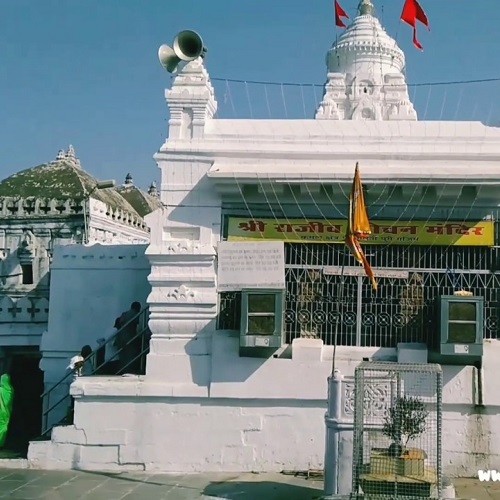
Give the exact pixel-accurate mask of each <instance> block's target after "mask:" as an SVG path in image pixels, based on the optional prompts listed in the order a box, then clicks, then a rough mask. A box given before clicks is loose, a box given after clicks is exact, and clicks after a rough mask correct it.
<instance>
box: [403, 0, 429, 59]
mask: <svg viewBox="0 0 500 500" xmlns="http://www.w3.org/2000/svg"><path fill="white" fill-rule="evenodd" d="M401 21H403V22H405V23H406V24H409V25H410V26H411V27H412V28H413V45H415V47H417V49H420V50H424V48H423V47H422V45H421V43H420V42H419V41H418V40H417V21H420V22H421V23H422V24H423V25H424V26H426V27H427V29H428V30H429V31H430V30H431V28H430V26H429V19H428V18H427V14H426V13H425V12H424V9H422V7H421V5H420V4H419V3H418V1H417V0H406V1H405V4H404V7H403V12H402V13H401Z"/></svg>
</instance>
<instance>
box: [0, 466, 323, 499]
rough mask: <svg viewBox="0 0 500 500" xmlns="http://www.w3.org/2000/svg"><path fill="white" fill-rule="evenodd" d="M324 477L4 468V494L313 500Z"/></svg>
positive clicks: (0, 475)
mask: <svg viewBox="0 0 500 500" xmlns="http://www.w3.org/2000/svg"><path fill="white" fill-rule="evenodd" d="M322 487H323V482H322V480H314V479H309V480H307V479H303V478H296V477H293V476H285V475H281V474H191V475H172V474H168V475H167V474H155V475H152V474H147V473H146V474H145V473H142V474H139V473H137V474H134V473H130V474H112V473H104V472H79V471H70V472H66V471H64V472H62V471H37V470H31V469H26V470H12V469H0V498H8V499H11V500H16V499H18V500H21V499H22V500H30V499H35V498H43V499H45V500H76V499H79V498H82V499H86V500H119V499H120V500H121V499H123V500H135V499H137V500H162V499H166V500H191V499H193V500H194V499H205V500H209V499H212V500H215V499H217V498H219V499H222V498H224V499H237V500H256V499H260V498H262V499H265V500H273V499H276V500H280V499H283V500H308V499H314V498H319V497H320V496H321V494H322Z"/></svg>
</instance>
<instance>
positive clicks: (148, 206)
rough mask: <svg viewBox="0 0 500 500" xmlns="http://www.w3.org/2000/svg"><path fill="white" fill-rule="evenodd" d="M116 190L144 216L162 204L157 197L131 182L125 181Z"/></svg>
mask: <svg viewBox="0 0 500 500" xmlns="http://www.w3.org/2000/svg"><path fill="white" fill-rule="evenodd" d="M116 190H117V191H118V192H119V193H120V195H121V196H123V197H124V198H125V199H126V200H127V202H128V203H129V204H130V205H132V206H133V207H134V209H135V211H136V212H137V213H138V214H139V215H140V216H141V217H144V216H146V215H148V214H150V213H151V212H154V211H155V210H156V209H158V208H161V206H162V204H161V201H160V200H159V198H157V197H156V196H151V195H150V194H149V193H146V192H145V191H143V190H142V189H139V188H138V187H137V186H135V185H134V184H132V183H131V182H129V183H125V184H124V185H123V186H119V187H117V188H116Z"/></svg>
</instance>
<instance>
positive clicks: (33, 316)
mask: <svg viewBox="0 0 500 500" xmlns="http://www.w3.org/2000/svg"><path fill="white" fill-rule="evenodd" d="M48 318H49V301H48V300H47V299H46V298H43V297H42V298H35V297H22V298H21V299H19V300H15V299H13V298H11V297H9V296H3V297H1V298H0V323H47V321H48Z"/></svg>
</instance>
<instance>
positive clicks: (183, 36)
mask: <svg viewBox="0 0 500 500" xmlns="http://www.w3.org/2000/svg"><path fill="white" fill-rule="evenodd" d="M206 53H207V49H206V47H205V45H204V44H203V39H202V38H201V36H200V35H198V33H196V31H191V30H184V31H181V32H180V33H179V34H178V35H177V36H176V37H175V39H174V43H173V47H169V46H168V45H162V46H161V47H160V48H159V49H158V59H159V60H160V64H161V65H162V66H163V67H164V68H165V69H166V70H167V71H168V72H169V73H176V72H177V69H178V66H179V63H181V62H182V61H184V62H186V63H187V62H189V61H194V60H195V59H197V58H198V57H205V54H206Z"/></svg>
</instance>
